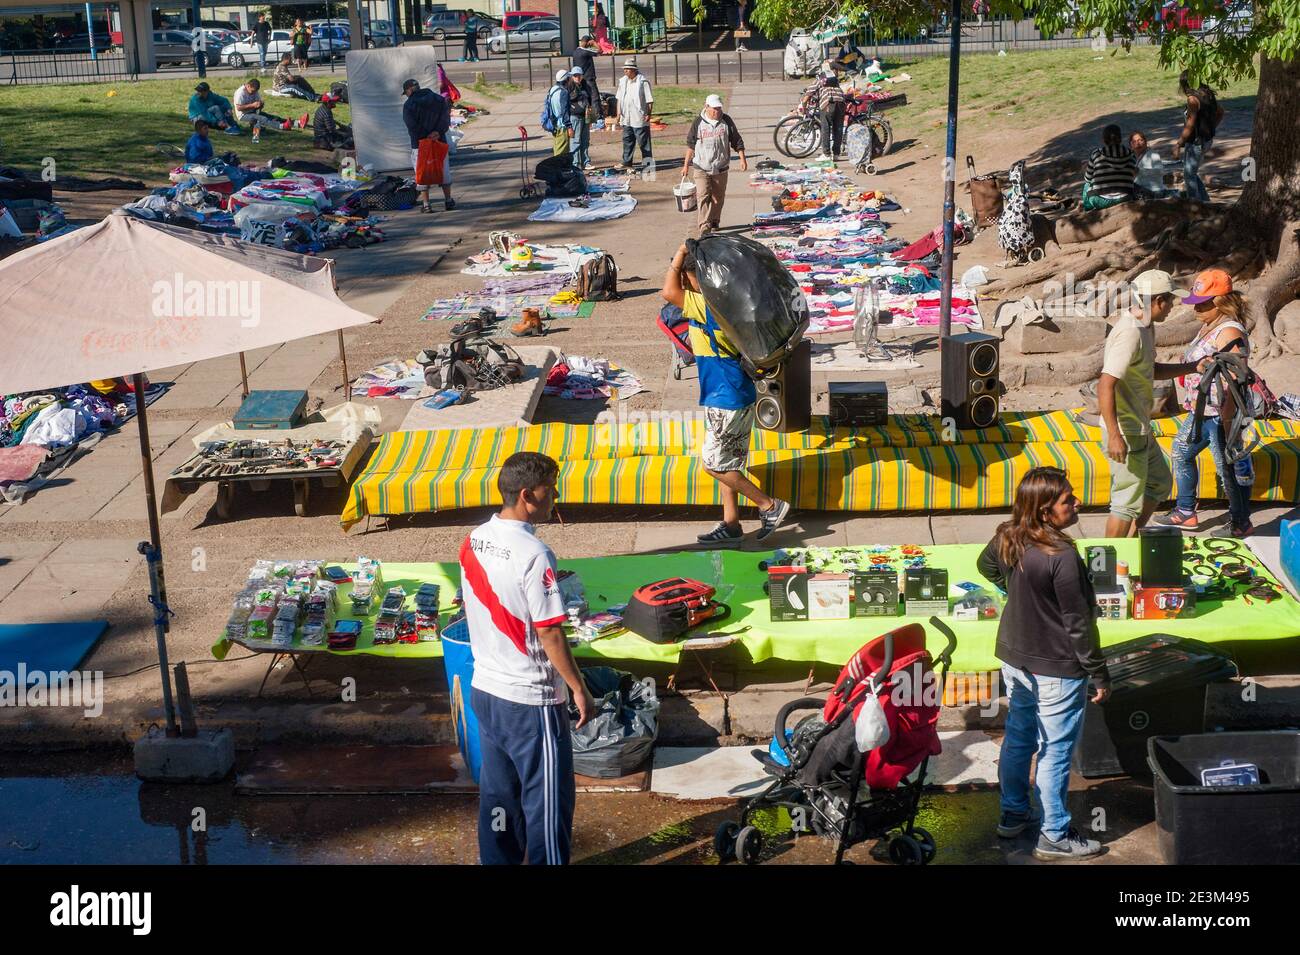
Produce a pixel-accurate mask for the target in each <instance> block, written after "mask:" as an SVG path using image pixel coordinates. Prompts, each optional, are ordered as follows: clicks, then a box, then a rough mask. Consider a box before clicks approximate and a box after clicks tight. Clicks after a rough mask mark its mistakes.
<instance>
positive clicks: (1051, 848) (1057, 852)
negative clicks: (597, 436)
mask: <svg viewBox="0 0 1300 955" xmlns="http://www.w3.org/2000/svg"><path fill="white" fill-rule="evenodd" d="M1100 852H1101V843H1100V842H1098V841H1097V840H1096V839H1085V838H1083V836H1081V835H1079V833H1078V831H1077V830H1075V829H1071V830H1070V831H1069V832H1067V833H1066V834H1065V836H1064V838H1062V839H1060V840H1053V839H1049V838H1047V836H1046V835H1043V834H1041V833H1040V834H1039V836H1038V845H1036V846H1034V858H1035V859H1042V860H1043V861H1044V862H1056V861H1058V860H1061V859H1087V858H1089V857H1091V856H1095V855H1097V854H1098V853H1100Z"/></svg>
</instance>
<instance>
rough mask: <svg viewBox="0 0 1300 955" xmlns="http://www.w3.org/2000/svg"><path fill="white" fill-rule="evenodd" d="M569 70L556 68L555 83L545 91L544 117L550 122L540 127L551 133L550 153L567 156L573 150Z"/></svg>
mask: <svg viewBox="0 0 1300 955" xmlns="http://www.w3.org/2000/svg"><path fill="white" fill-rule="evenodd" d="M569 73H570V71H569V70H567V69H565V70H556V71H555V85H554V86H552V87H551V88H550V89H549V90H547V92H546V117H547V119H548V120H549V122H550V125H547V123H545V122H544V123H543V124H542V128H543V129H545V130H547V132H549V133H550V134H551V137H552V141H551V154H552V155H554V156H568V155H569V154H570V153H571V152H572V151H573V146H572V142H573V115H572V105H571V103H570V97H571V94H572V90H573V79H572V77H571V76H570V75H569Z"/></svg>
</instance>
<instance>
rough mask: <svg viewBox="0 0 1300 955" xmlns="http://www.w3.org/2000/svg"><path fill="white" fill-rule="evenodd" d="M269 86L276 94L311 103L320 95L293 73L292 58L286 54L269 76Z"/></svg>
mask: <svg viewBox="0 0 1300 955" xmlns="http://www.w3.org/2000/svg"><path fill="white" fill-rule="evenodd" d="M271 85H272V87H273V88H274V89H275V91H276V92H277V93H284V94H286V95H288V96H294V97H297V98H298V99H305V100H311V101H312V102H313V103H314V102H316V101H317V100H318V99H320V94H319V93H317V92H316V91H315V90H314V89H312V85H311V84H310V83H308V82H307V80H306V79H305V78H304V77H302V76H299V75H298V74H297V73H295V72H294V71H293V56H292V55H291V54H288V53H285V54H284V55H282V56H281V57H280V63H279V65H278V66H276V68H275V72H274V73H273V74H272V75H271Z"/></svg>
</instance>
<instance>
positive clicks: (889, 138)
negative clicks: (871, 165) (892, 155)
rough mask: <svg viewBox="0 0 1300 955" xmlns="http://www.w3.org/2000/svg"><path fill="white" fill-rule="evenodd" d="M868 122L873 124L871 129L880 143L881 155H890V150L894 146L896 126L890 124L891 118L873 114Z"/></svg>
mask: <svg viewBox="0 0 1300 955" xmlns="http://www.w3.org/2000/svg"><path fill="white" fill-rule="evenodd" d="M867 122H869V123H870V124H871V131H872V132H873V133H875V134H876V140H877V141H878V142H879V143H880V155H882V156H887V155H889V151H890V150H891V149H893V148H894V127H892V126H890V125H889V120H887V119H882V118H881V117H879V116H872V117H871V119H869V120H867Z"/></svg>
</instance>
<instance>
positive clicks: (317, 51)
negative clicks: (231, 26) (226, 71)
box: [221, 30, 349, 70]
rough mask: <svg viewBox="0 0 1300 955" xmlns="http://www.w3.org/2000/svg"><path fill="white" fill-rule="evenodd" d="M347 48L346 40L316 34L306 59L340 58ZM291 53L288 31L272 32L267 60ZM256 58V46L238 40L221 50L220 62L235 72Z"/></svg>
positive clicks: (248, 41) (267, 49)
mask: <svg viewBox="0 0 1300 955" xmlns="http://www.w3.org/2000/svg"><path fill="white" fill-rule="evenodd" d="M348 47H349V44H348V42H347V41H346V40H341V39H338V38H337V37H324V36H320V35H319V34H316V35H314V36H313V37H312V38H311V45H310V46H308V47H307V59H308V61H311V60H315V61H317V62H322V61H325V60H329V59H332V58H334V57H339V56H342V55H343V54H344V53H346V52H347V51H348ZM292 52H293V44H292V43H290V42H289V31H288V30H272V31H271V42H270V43H268V44H267V46H266V57H267V59H268V60H270V59H276V60H278V59H279V58H280V54H282V53H292ZM257 57H258V48H257V44H256V43H254V42H253V41H252V40H239V41H237V42H235V43H232V44H230V45H229V46H227V47H223V48H222V50H221V62H222V63H225V64H226V65H227V66H230V67H233V68H234V69H236V70H242V69H243V68H244V67H245V66H246V65H247V64H249V63H256V62H257Z"/></svg>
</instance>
